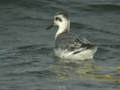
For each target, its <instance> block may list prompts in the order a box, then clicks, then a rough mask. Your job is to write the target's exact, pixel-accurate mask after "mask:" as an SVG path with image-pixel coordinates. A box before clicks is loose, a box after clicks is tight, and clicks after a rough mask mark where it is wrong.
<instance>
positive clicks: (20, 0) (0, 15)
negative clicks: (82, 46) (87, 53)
mask: <svg viewBox="0 0 120 90" xmlns="http://www.w3.org/2000/svg"><path fill="white" fill-rule="evenodd" d="M119 9H120V1H119V0H69V1H68V0H1V1H0V90H101V89H102V90H120V85H119V84H120V72H119V71H117V67H119V66H120V62H119V60H120V57H119V55H120V31H119V30H120V26H119V25H120V19H119V18H120V11H119ZM61 10H65V11H67V12H68V13H69V14H70V18H71V32H73V33H75V34H79V35H82V36H84V37H86V38H88V39H89V40H90V41H92V42H94V43H95V44H96V45H97V46H98V51H97V53H96V55H95V59H94V60H90V61H83V62H79V63H65V62H64V61H63V60H60V59H57V58H55V57H54V54H53V48H54V35H55V32H56V30H54V29H55V28H54V29H53V30H49V31H46V27H47V26H48V25H49V24H50V23H51V22H52V18H53V16H54V15H55V14H56V12H59V11H61Z"/></svg>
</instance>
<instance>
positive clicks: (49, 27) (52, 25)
mask: <svg viewBox="0 0 120 90" xmlns="http://www.w3.org/2000/svg"><path fill="white" fill-rule="evenodd" d="M54 26H57V25H56V24H54V23H53V24H51V25H50V26H48V27H47V30H48V29H51V28H52V27H54Z"/></svg>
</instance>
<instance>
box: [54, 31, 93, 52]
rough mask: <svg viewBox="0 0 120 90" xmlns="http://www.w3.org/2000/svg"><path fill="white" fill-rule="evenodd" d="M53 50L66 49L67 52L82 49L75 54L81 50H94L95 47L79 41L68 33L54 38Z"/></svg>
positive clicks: (84, 40)
mask: <svg viewBox="0 0 120 90" xmlns="http://www.w3.org/2000/svg"><path fill="white" fill-rule="evenodd" d="M55 48H61V49H64V50H65V49H67V50H68V51H75V50H76V49H80V48H82V49H81V50H80V51H77V52H74V53H73V54H77V53H79V52H81V51H83V50H86V49H92V48H95V45H93V44H91V43H90V42H89V41H87V40H86V39H80V38H79V37H77V36H75V35H73V34H72V33H70V32H64V33H62V34H60V35H59V36H58V37H57V38H56V42H55Z"/></svg>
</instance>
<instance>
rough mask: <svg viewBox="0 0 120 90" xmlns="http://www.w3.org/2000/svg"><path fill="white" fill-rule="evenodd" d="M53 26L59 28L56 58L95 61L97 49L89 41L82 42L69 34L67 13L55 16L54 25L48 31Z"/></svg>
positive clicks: (55, 50) (56, 41) (56, 39)
mask: <svg viewBox="0 0 120 90" xmlns="http://www.w3.org/2000/svg"><path fill="white" fill-rule="evenodd" d="M52 26H57V27H58V30H57V33H56V35H55V49H54V52H55V56H57V57H60V58H62V59H72V60H85V59H93V57H94V54H95V52H96V51H97V47H96V46H95V45H93V44H91V43H90V42H89V41H88V40H85V39H83V40H80V39H79V37H76V36H74V35H73V34H71V33H70V32H69V31H70V19H69V16H68V14H67V13H66V12H60V13H59V14H57V15H56V16H54V23H53V24H51V25H50V26H49V27H48V28H47V29H50V28H51V27H52Z"/></svg>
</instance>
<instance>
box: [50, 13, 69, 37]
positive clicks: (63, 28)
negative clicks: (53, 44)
mask: <svg viewBox="0 0 120 90" xmlns="http://www.w3.org/2000/svg"><path fill="white" fill-rule="evenodd" d="M52 26H58V30H57V33H56V35H55V38H57V37H58V36H59V35H60V34H62V33H63V32H69V30H70V19H69V16H68V15H67V13H65V12H61V13H59V14H58V15H56V16H54V23H53V24H52V25H50V26H49V27H48V29H49V28H51V27H52Z"/></svg>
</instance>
